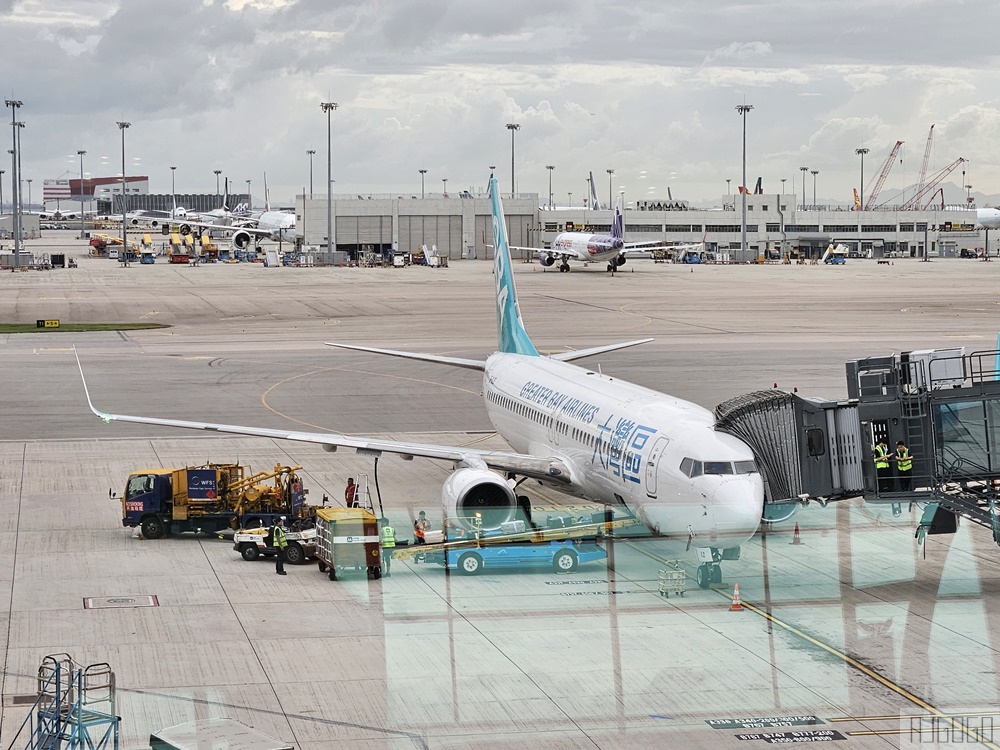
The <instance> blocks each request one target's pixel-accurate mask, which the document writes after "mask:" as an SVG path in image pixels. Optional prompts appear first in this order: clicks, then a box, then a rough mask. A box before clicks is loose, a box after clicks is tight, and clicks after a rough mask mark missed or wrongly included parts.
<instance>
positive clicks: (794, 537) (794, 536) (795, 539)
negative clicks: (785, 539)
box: [789, 521, 802, 544]
mask: <svg viewBox="0 0 1000 750" xmlns="http://www.w3.org/2000/svg"><path fill="white" fill-rule="evenodd" d="M789 544H802V537H801V536H800V535H799V523H798V521H796V522H795V532H794V533H793V534H792V541H790V542H789Z"/></svg>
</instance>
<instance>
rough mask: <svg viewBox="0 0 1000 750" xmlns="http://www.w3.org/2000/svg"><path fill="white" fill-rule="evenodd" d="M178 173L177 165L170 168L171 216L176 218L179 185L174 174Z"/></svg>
mask: <svg viewBox="0 0 1000 750" xmlns="http://www.w3.org/2000/svg"><path fill="white" fill-rule="evenodd" d="M175 174H177V167H171V168H170V218H171V219H173V218H176V217H175V216H174V214H175V213H177V187H176V183H175V182H174V175H175Z"/></svg>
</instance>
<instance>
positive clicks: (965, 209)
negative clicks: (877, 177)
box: [296, 192, 1000, 262]
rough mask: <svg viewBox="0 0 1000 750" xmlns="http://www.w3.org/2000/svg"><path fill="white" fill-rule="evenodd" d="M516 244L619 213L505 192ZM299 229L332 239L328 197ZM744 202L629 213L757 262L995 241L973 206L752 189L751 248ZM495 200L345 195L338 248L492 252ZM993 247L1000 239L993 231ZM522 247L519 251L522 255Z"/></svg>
mask: <svg viewBox="0 0 1000 750" xmlns="http://www.w3.org/2000/svg"><path fill="white" fill-rule="evenodd" d="M504 213H505V215H506V217H507V222H508V225H509V226H508V233H509V241H510V243H511V245H517V246H522V247H538V248H548V247H549V246H551V243H552V241H553V240H554V239H555V237H556V235H557V234H558V233H559V232H561V231H574V230H575V231H593V232H598V233H606V232H608V231H610V225H611V212H610V211H608V210H606V209H602V210H594V209H589V208H587V207H583V206H581V207H576V208H556V209H546V208H544V207H542V206H541V204H540V202H539V196H538V195H537V194H535V193H519V194H515V195H514V196H510V195H509V194H508V195H505V196H504ZM296 215H297V220H298V221H297V226H298V233H299V236H300V237H301V238H302V240H301V241H302V242H303V243H304V244H305V245H309V246H314V247H322V246H325V245H326V244H327V242H326V237H327V202H326V198H325V196H324V197H322V198H318V197H315V196H314V197H313V198H312V199H306V198H303V197H301V196H300V197H299V198H298V199H297V202H296ZM741 219H742V205H741V202H740V201H739V200H738V197H737V196H726V197H724V198H723V200H722V201H721V207H719V208H691V207H689V206H688V205H687V204H686V203H685V202H684V201H676V200H670V201H639V202H638V203H637V204H635V205H632V206H628V207H627V208H626V212H625V234H626V241H628V242H645V241H649V242H662V243H665V244H669V243H692V242H699V241H701V239H702V237H704V239H705V243H706V251H707V253H708V254H709V255H710V257H709V258H706V260H713V259H714V260H721V261H734V262H748V261H752V260H754V259H757V258H760V257H765V258H779V257H782V256H784V255H788V256H790V257H803V258H807V259H811V258H819V257H820V256H821V255H822V254H823V252H824V251H825V250H826V248H827V247H828V246H829V245H830V244H831V243H832V244H842V245H846V246H847V248H848V250H849V252H850V253H851V254H852V255H855V256H860V257H873V258H881V257H902V256H906V257H925V256H926V257H952V256H959V255H965V254H975V253H976V252H978V251H981V250H982V249H983V248H985V246H986V238H985V237H984V235H983V233H982V231H981V230H977V229H976V227H975V225H976V214H975V211H974V207H973V206H964V205H963V206H950V207H943V208H930V209H926V210H901V209H892V208H889V209H878V210H870V211H851V210H848V209H846V208H844V207H839V206H824V205H815V206H814V205H802V204H800V203H798V202H797V200H796V196H795V195H794V194H792V193H785V194H776V193H771V194H766V195H765V194H758V195H748V196H747V222H746V223H747V246H748V247H747V249H746V250H745V251H742V250H741V236H742V221H741ZM490 222H491V219H490V204H489V200H488V198H487V196H486V195H485V194H480V195H473V194H471V193H468V192H464V193H462V194H461V195H459V196H457V197H447V196H443V195H440V194H437V195H434V196H428V197H426V198H421V197H419V196H413V195H372V196H357V197H354V198H343V197H338V198H335V199H334V201H333V225H334V235H335V237H336V249H337V250H341V251H345V252H347V253H348V254H349V255H350V256H351V257H352V258H357V257H358V255H359V254H364V253H369V252H373V253H386V252H391V251H393V250H395V251H399V252H413V251H415V250H416V249H417V248H418V247H420V246H421V245H426V246H427V247H431V246H432V245H435V246H437V249H438V253H440V254H441V255H447V256H448V257H449V258H451V259H454V260H457V259H460V258H478V259H487V258H492V251H491V248H490V247H489V245H490V244H491V243H492V239H491V238H492V230H491V228H490V226H491V225H490ZM989 241H990V248H989V249H990V252H991V254H995V253H996V252H997V250H998V248H1000V245H998V244H997V242H998V241H1000V238H990V240H989ZM525 254H526V253H525V252H523V251H514V253H513V255H514V256H515V257H521V258H523V257H524V256H525Z"/></svg>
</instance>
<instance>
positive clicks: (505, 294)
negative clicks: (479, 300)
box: [490, 177, 538, 357]
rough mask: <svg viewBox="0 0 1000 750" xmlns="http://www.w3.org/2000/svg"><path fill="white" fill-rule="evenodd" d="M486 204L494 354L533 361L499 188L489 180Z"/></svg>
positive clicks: (533, 353) (534, 350) (495, 182)
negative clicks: (490, 232) (493, 287)
mask: <svg viewBox="0 0 1000 750" xmlns="http://www.w3.org/2000/svg"><path fill="white" fill-rule="evenodd" d="M490 202H491V205H492V207H493V275H494V276H495V277H496V285H497V288H496V294H497V298H496V303H497V347H498V348H497V351H500V352H504V353H507V354H526V355H529V356H532V357H537V356H538V350H537V349H535V345H534V344H532V343H531V339H530V338H528V332H527V331H526V330H524V321H523V320H522V319H521V308H520V306H519V305H518V303H517V290H516V289H515V288H514V274H513V273H512V272H511V261H510V246H509V245H508V244H507V222H506V221H505V220H504V216H503V205H502V204H501V203H500V185H499V183H498V182H497V179H496V178H495V177H490Z"/></svg>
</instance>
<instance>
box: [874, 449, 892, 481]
mask: <svg viewBox="0 0 1000 750" xmlns="http://www.w3.org/2000/svg"><path fill="white" fill-rule="evenodd" d="M872 456H873V458H874V459H875V473H876V474H877V475H878V491H879V492H880V493H881V492H892V466H891V465H890V464H889V461H890V459H891V457H890V456H889V446H887V445H886V443H885V438H879V441H878V444H876V445H875V446H874V447H873V448H872Z"/></svg>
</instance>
